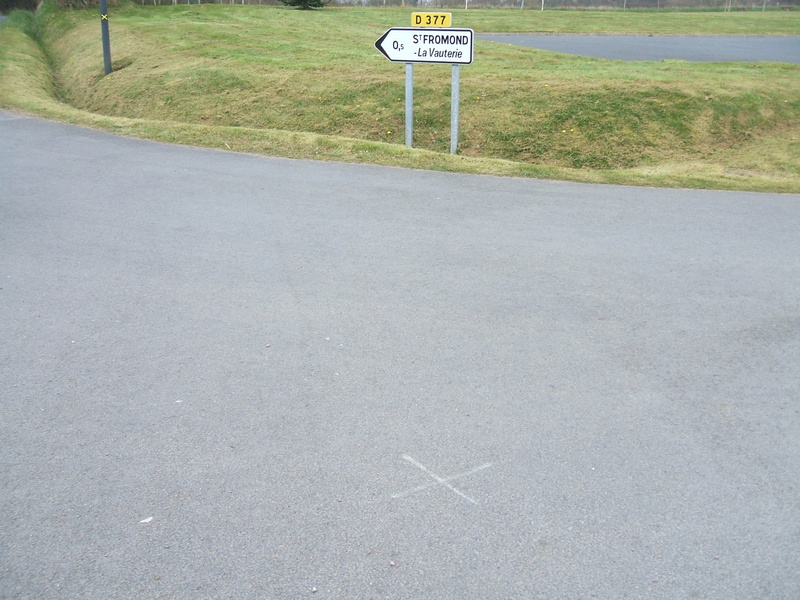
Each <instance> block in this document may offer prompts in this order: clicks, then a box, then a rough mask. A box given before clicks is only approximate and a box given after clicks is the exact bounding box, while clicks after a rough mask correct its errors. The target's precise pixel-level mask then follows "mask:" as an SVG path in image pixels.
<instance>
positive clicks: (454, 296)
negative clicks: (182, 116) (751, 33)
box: [0, 113, 800, 600]
mask: <svg viewBox="0 0 800 600" xmlns="http://www.w3.org/2000/svg"><path fill="white" fill-rule="evenodd" d="M799 230H800V197H798V196H797V195H768V194H747V193H723V192H697V191H690V190H659V189H640V188H625V187H614V186H589V185H578V184H573V183H561V182H548V181H535V180H525V179H513V178H507V179H503V178H495V177H485V176H469V175H454V174H446V173H435V172H424V171H409V170H403V169H392V168H383V167H375V166H356V165H345V164H329V163H315V162H307V161H294V160H285V159H271V158H261V157H257V156H247V155H237V154H233V153H223V152H216V151H209V150H201V149H192V148H183V147H175V146H169V145H161V144H156V143H151V142H147V141H139V140H132V139H124V138H120V137H115V136H111V135H107V134H104V133H99V132H95V131H90V130H85V129H79V128H76V127H72V126H67V125H61V124H55V123H49V122H46V121H41V120H37V119H30V118H20V117H16V116H13V115H10V114H7V113H0V391H2V395H1V399H0V402H2V405H1V406H0V411H1V412H0V414H1V415H2V418H1V419H0V436H1V438H0V439H2V446H1V447H0V461H1V462H2V470H0V483H1V484H2V485H1V486H0V514H2V524H0V549H1V550H0V569H1V571H0V597H2V598H4V599H7V600H10V599H20V600H22V599H24V600H30V599H32V598H45V599H49V598H54V599H55V598H58V599H73V598H75V599H77V598H80V599H81V600H88V599H107V598H114V599H124V598H136V599H142V598H170V599H186V600H197V599H200V598H209V599H212V598H213V599H220V598H232V599H242V598H258V599H272V598H276V599H277V598H281V599H282V598H286V599H295V598H304V597H314V598H335V599H352V598H359V599H362V598H363V599H368V598H389V599H395V598H397V599H413V598H420V599H429V598H437V599H449V598H452V599H459V600H463V599H466V598H481V599H508V598H513V599H534V598H539V599H543V600H545V599H546V600H556V599H562V598H563V599H578V598H590V597H597V598H614V599H622V598H647V599H654V598H655V599H665V600H674V599H676V598H703V599H719V600H737V599H741V600H745V599H747V600H751V599H753V598H759V599H762V600H766V599H782V600H790V599H795V598H798V597H800V486H799V485H798V483H800V482H799V481H798V479H799V477H800V383H799V382H800V378H798V365H799V364H800V303H798V297H799V296H800V294H799V292H800V236H799V235H798V231H799Z"/></svg>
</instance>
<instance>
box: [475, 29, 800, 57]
mask: <svg viewBox="0 0 800 600" xmlns="http://www.w3.org/2000/svg"><path fill="white" fill-rule="evenodd" d="M476 37H477V39H479V40H487V41H491V42H501V43H506V44H513V45H516V46H530V47H531V48H539V49H540V50H550V51H552V52H563V53H565V54H578V55H582V56H593V57H595V58H607V59H612V60H670V59H671V60H687V61H692V62H729V61H743V62H758V61H770V62H785V63H800V36H770V37H767V36H747V37H736V36H723V35H715V36H694V35H693V36H676V35H668V36H667V35H661V36H658V35H656V36H652V35H650V36H647V35H572V34H565V35H561V34H559V35H553V34H549V35H548V34H539V35H535V34H521V33H517V34H513V33H512V34H504V33H495V34H480V35H477V36H476Z"/></svg>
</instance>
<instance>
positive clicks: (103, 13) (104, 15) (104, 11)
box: [100, 0, 111, 75]
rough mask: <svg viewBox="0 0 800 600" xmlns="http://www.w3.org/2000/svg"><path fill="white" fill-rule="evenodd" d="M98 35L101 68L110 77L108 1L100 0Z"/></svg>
mask: <svg viewBox="0 0 800 600" xmlns="http://www.w3.org/2000/svg"><path fill="white" fill-rule="evenodd" d="M100 33H101V35H102V37H103V67H104V70H105V74H106V75H111V41H110V39H109V35H108V0H100Z"/></svg>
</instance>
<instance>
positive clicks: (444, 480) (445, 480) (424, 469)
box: [392, 454, 492, 504]
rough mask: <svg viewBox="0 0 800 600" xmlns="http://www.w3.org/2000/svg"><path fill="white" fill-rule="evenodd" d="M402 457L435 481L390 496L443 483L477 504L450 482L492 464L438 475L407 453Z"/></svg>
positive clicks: (394, 496)
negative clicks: (448, 474) (461, 471)
mask: <svg viewBox="0 0 800 600" xmlns="http://www.w3.org/2000/svg"><path fill="white" fill-rule="evenodd" d="M403 459H404V460H407V461H408V462H410V463H411V464H412V465H414V466H415V467H417V468H418V469H420V470H421V471H422V472H423V473H426V474H427V475H430V476H431V477H432V478H433V479H435V480H436V483H428V484H426V485H420V486H417V487H415V488H414V489H411V490H408V491H405V492H400V493H399V494H392V498H401V497H403V496H407V495H409V494H413V493H415V492H420V491H422V490H426V489H428V488H431V487H433V486H436V485H443V486H444V487H446V488H447V489H449V490H450V491H451V492H453V493H455V494H458V495H459V496H461V497H462V498H463V499H464V500H466V501H467V502H471V503H472V504H478V501H477V500H475V499H474V498H470V497H469V496H467V495H466V494H465V493H464V492H462V491H461V490H459V489H458V488H456V487H454V486H452V485H450V482H451V481H453V480H454V479H459V478H461V477H466V476H467V475H472V474H473V473H477V472H478V471H483V470H484V469H488V468H489V467H491V466H492V463H486V464H484V465H481V466H480V467H475V468H474V469H470V470H469V471H465V472H463V473H459V474H458V475H453V476H451V477H439V476H438V475H437V474H436V473H434V472H432V471H431V470H430V469H428V467H426V466H425V465H423V464H422V463H418V462H417V461H416V460H414V459H413V458H411V457H410V456H409V455H408V454H404V455H403Z"/></svg>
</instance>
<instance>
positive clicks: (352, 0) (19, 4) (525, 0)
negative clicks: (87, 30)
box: [0, 0, 800, 13]
mask: <svg viewBox="0 0 800 600" xmlns="http://www.w3.org/2000/svg"><path fill="white" fill-rule="evenodd" d="M39 2H40V0H0V13H7V12H10V11H11V10H13V9H15V8H21V9H26V10H35V8H36V6H37V5H38V4H39ZM56 2H57V4H59V5H61V6H64V7H68V8H85V7H87V6H97V3H98V0H56ZM135 2H136V3H137V4H143V5H149V6H167V5H174V4H255V5H262V6H275V5H280V4H281V2H280V0H135ZM113 3H114V2H113V0H112V2H111V4H113ZM330 5H331V6H386V7H409V8H414V7H419V8H430V9H432V8H466V9H470V8H504V9H526V10H635V11H742V10H800V0H331V1H330Z"/></svg>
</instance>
